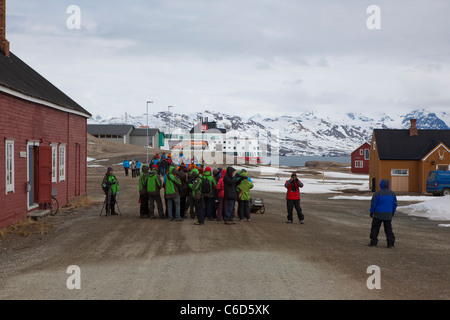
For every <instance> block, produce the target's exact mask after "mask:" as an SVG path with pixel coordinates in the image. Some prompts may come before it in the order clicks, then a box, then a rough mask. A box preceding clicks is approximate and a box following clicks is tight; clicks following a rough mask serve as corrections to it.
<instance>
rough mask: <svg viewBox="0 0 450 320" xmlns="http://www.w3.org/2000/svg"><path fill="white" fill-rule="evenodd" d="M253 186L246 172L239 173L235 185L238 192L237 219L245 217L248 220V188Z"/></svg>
mask: <svg viewBox="0 0 450 320" xmlns="http://www.w3.org/2000/svg"><path fill="white" fill-rule="evenodd" d="M252 188H253V183H252V182H251V181H250V178H249V177H248V173H247V172H241V173H240V174H239V184H238V186H237V187H236V191H237V192H238V216H239V221H241V220H242V219H243V218H246V219H247V221H248V222H250V198H251V197H250V189H252Z"/></svg>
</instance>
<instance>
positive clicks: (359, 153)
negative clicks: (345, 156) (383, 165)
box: [351, 142, 370, 173]
mask: <svg viewBox="0 0 450 320" xmlns="http://www.w3.org/2000/svg"><path fill="white" fill-rule="evenodd" d="M351 158H352V169H351V171H352V172H353V173H369V159H370V144H368V143H367V142H366V143H364V144H363V145H362V146H360V147H359V148H358V149H356V150H355V151H353V152H352V155H351Z"/></svg>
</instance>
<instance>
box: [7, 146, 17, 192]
mask: <svg viewBox="0 0 450 320" xmlns="http://www.w3.org/2000/svg"><path fill="white" fill-rule="evenodd" d="M10 147H11V152H8V149H9V148H10ZM8 160H9V161H8ZM8 163H9V165H8ZM5 173H6V174H5V186H6V191H5V193H6V194H8V192H13V193H14V191H15V170H14V140H5ZM8 177H9V179H8ZM8 180H9V182H8Z"/></svg>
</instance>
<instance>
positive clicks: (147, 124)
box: [146, 101, 153, 165]
mask: <svg viewBox="0 0 450 320" xmlns="http://www.w3.org/2000/svg"><path fill="white" fill-rule="evenodd" d="M149 103H153V101H147V142H146V145H147V146H146V147H147V165H148V104H149Z"/></svg>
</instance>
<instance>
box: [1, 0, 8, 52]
mask: <svg viewBox="0 0 450 320" xmlns="http://www.w3.org/2000/svg"><path fill="white" fill-rule="evenodd" d="M0 52H2V53H3V54H4V55H5V56H6V57H8V58H9V41H8V40H6V0H0Z"/></svg>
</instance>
